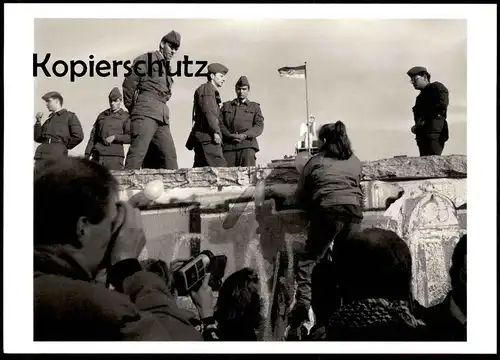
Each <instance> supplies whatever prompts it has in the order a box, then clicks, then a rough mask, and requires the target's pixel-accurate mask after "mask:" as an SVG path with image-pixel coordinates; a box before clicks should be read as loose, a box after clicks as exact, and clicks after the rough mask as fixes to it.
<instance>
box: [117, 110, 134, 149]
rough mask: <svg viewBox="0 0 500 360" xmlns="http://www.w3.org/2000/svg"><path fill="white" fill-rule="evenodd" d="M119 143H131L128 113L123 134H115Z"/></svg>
mask: <svg viewBox="0 0 500 360" xmlns="http://www.w3.org/2000/svg"><path fill="white" fill-rule="evenodd" d="M114 142H116V143H119V144H130V142H131V137H130V116H129V115H128V114H127V118H126V119H125V121H123V134H119V135H116V136H115V141H114Z"/></svg>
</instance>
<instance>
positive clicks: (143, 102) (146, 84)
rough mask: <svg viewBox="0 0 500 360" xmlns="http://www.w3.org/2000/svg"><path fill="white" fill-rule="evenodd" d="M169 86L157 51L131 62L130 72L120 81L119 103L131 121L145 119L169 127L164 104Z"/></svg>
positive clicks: (162, 60) (166, 108)
mask: <svg viewBox="0 0 500 360" xmlns="http://www.w3.org/2000/svg"><path fill="white" fill-rule="evenodd" d="M133 69H137V71H134V70H133ZM143 74H144V76H141V75H143ZM173 83H174V79H173V78H172V77H171V76H168V73H167V65H166V61H165V60H164V58H163V55H162V54H160V52H159V51H154V52H148V53H145V54H142V55H140V56H138V57H137V58H136V59H134V62H133V65H132V72H131V73H130V75H129V76H127V77H125V80H124V81H123V103H124V105H125V107H126V108H127V110H128V112H129V113H130V117H131V118H132V120H134V118H136V117H143V116H145V117H149V118H151V119H154V120H156V121H159V122H161V123H165V124H169V118H170V110H169V108H168V106H167V104H166V103H167V101H168V100H169V99H170V97H171V96H172V85H173Z"/></svg>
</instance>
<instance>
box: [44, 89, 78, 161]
mask: <svg viewBox="0 0 500 360" xmlns="http://www.w3.org/2000/svg"><path fill="white" fill-rule="evenodd" d="M42 100H44V101H45V103H46V106H47V109H48V110H49V111H50V115H49V117H48V118H47V120H46V121H45V122H44V123H43V125H42V118H43V113H41V112H39V113H37V114H36V121H35V126H34V140H35V142H37V143H40V145H39V146H38V147H37V149H36V152H35V167H37V166H39V165H40V164H41V163H42V162H43V161H44V160H48V159H54V158H58V157H60V156H67V155H68V150H71V149H73V148H75V147H76V146H77V145H79V144H80V143H81V142H82V141H83V138H84V135H83V129H82V124H81V123H80V120H79V119H78V117H77V116H76V114H75V113H74V112H71V111H68V110H66V109H65V108H63V97H62V96H61V94H60V93H58V92H57V91H50V92H48V93H46V94H45V95H43V96H42Z"/></svg>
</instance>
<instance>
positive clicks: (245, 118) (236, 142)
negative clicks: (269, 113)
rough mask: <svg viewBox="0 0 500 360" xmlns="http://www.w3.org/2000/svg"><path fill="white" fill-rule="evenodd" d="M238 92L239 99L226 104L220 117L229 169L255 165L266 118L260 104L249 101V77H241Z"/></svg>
mask: <svg viewBox="0 0 500 360" xmlns="http://www.w3.org/2000/svg"><path fill="white" fill-rule="evenodd" d="M235 90H236V95H237V98H236V99H234V100H232V101H226V102H225V103H224V104H222V109H221V113H220V117H219V125H220V129H221V132H222V143H223V145H222V148H223V151H224V158H225V159H226V162H227V166H255V160H256V157H255V154H256V153H257V152H258V151H259V144H258V143H257V137H258V136H260V135H261V134H262V131H263V130H264V116H262V111H261V109H260V104H259V103H256V102H253V101H250V100H249V99H248V92H249V91H250V83H249V82H248V79H247V77H246V76H242V77H240V78H239V80H238V82H237V83H236V86H235Z"/></svg>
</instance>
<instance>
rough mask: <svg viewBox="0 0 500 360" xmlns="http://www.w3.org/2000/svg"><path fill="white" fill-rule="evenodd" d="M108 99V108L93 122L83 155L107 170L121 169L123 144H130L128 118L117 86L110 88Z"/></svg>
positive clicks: (123, 154)
mask: <svg viewBox="0 0 500 360" xmlns="http://www.w3.org/2000/svg"><path fill="white" fill-rule="evenodd" d="M108 100H109V108H108V109H106V110H104V111H103V112H101V113H100V114H99V115H98V116H97V119H96V121H95V123H94V126H93V128H92V131H91V133H90V138H89V141H88V143H87V148H86V149H85V156H86V157H87V158H90V157H92V160H94V161H96V162H98V163H100V164H101V165H103V166H105V167H106V168H108V169H109V170H122V169H123V159H124V158H125V152H124V150H123V144H130V119H129V114H128V113H127V112H126V111H125V110H123V109H122V108H121V104H122V94H121V93H120V90H119V89H118V88H117V87H115V88H113V90H111V92H110V93H109V95H108Z"/></svg>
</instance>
